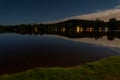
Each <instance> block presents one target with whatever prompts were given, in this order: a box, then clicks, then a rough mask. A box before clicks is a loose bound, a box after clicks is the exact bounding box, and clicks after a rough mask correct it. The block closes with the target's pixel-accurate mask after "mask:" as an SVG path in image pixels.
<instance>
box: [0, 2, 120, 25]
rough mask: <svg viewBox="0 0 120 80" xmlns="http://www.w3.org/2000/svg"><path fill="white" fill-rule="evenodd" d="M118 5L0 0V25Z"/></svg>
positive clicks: (62, 16)
mask: <svg viewBox="0 0 120 80" xmlns="http://www.w3.org/2000/svg"><path fill="white" fill-rule="evenodd" d="M119 5H120V0H0V25H8V24H10V25H11V24H12V25H13V24H20V23H25V24H28V23H40V22H47V21H54V20H58V19H62V18H67V17H71V16H77V15H81V14H86V13H92V12H96V11H98V10H105V9H111V8H115V7H116V6H119ZM119 7H120V6H119Z"/></svg>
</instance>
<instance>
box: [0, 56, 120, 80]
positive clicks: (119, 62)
mask: <svg viewBox="0 0 120 80" xmlns="http://www.w3.org/2000/svg"><path fill="white" fill-rule="evenodd" d="M0 80H120V56H116V57H110V58H106V59H102V60H100V61H97V62H93V63H87V64H85V65H82V66H77V67H72V68H36V69H32V70H28V71H26V72H21V73H16V74H11V75H2V76H0Z"/></svg>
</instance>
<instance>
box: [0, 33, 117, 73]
mask: <svg viewBox="0 0 120 80" xmlns="http://www.w3.org/2000/svg"><path fill="white" fill-rule="evenodd" d="M115 55H119V52H116V51H114V50H112V49H111V48H107V47H102V46H94V45H92V44H87V43H81V42H75V41H72V40H69V39H64V38H62V37H61V38H60V37H55V36H52V35H42V36H41V35H36V36H33V35H32V36H30V35H18V34H0V69H1V70H0V74H3V73H11V72H18V71H24V70H27V69H30V68H35V67H55V66H57V67H69V66H76V65H80V64H84V63H86V62H91V61H96V60H98V59H101V58H104V57H108V56H115Z"/></svg>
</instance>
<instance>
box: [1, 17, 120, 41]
mask: <svg viewBox="0 0 120 80" xmlns="http://www.w3.org/2000/svg"><path fill="white" fill-rule="evenodd" d="M0 33H17V34H21V35H25V34H29V35H38V34H39V35H43V34H56V35H62V36H66V37H69V38H95V39H96V40H97V39H99V38H102V37H104V36H107V38H108V40H114V39H115V38H119V39H120V21H117V20H116V19H115V18H112V19H110V20H109V22H104V21H101V20H99V19H97V20H96V21H90V20H68V21H65V22H60V23H54V24H20V25H14V26H3V25H1V26H0Z"/></svg>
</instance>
